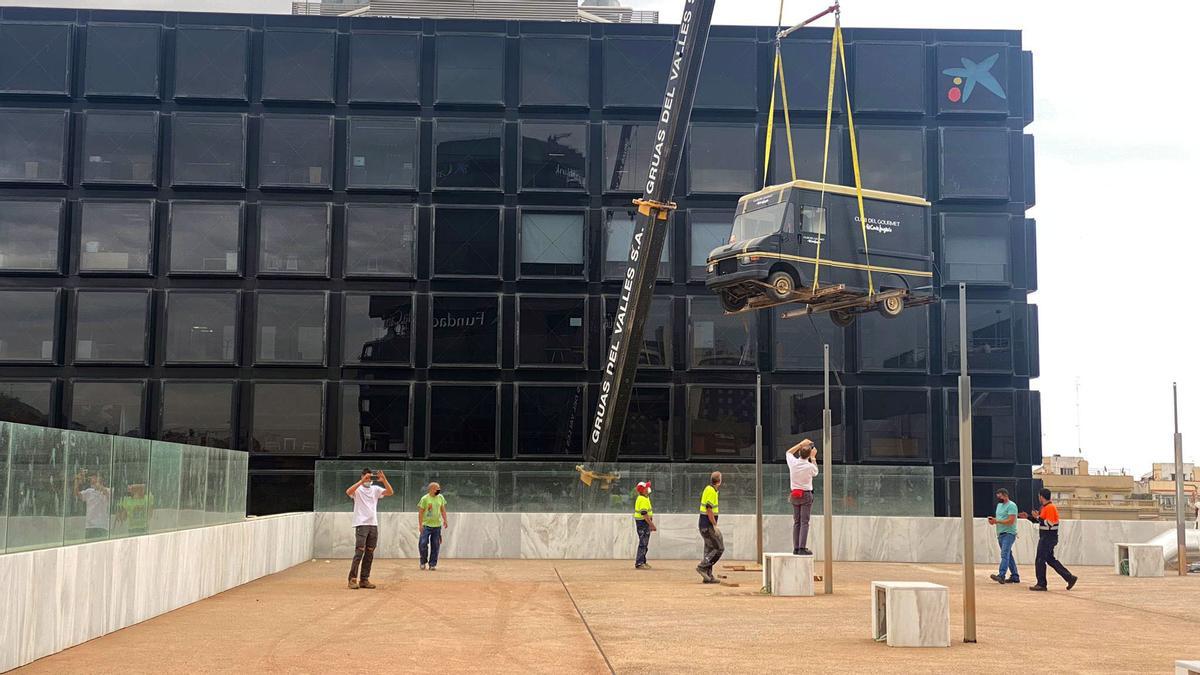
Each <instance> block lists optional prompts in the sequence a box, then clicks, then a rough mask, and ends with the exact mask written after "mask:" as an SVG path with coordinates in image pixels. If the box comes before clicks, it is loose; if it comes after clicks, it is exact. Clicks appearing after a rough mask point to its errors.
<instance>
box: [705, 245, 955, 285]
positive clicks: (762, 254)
mask: <svg viewBox="0 0 1200 675" xmlns="http://www.w3.org/2000/svg"><path fill="white" fill-rule="evenodd" d="M746 255H749V256H754V257H758V258H778V259H780V260H796V261H799V262H804V263H809V264H812V265H815V264H817V262H818V260H817V259H816V258H805V257H804V256H799V255H787V254H786V253H767V252H759V251H754V252H751V253H733V254H730V255H726V256H722V257H720V258H713V259H712V260H709V261H708V262H710V263H714V264H715V263H719V262H721V261H722V260H729V259H730V258H738V257H741V256H746ZM819 262H820V264H822V265H828V266H829V267H840V268H842V269H848V270H860V271H864V272H865V271H867V270H870V271H872V272H890V273H892V274H903V275H906V276H910V277H925V278H929V279H932V278H933V272H923V271H920V270H906V269H901V268H899V267H880V266H879V265H862V264H859V263H849V262H839V261H837V260H828V259H824V260H821V261H819Z"/></svg>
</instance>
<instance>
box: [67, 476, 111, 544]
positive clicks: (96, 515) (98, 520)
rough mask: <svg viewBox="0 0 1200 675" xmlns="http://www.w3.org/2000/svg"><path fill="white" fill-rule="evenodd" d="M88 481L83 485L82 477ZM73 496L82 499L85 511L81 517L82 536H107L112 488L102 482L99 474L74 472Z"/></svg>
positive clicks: (89, 539) (86, 537)
mask: <svg viewBox="0 0 1200 675" xmlns="http://www.w3.org/2000/svg"><path fill="white" fill-rule="evenodd" d="M85 478H86V479H87V480H88V482H89V485H88V487H86V488H83V489H80V488H81V487H82V486H83V481H84V479H85ZM75 496H76V497H78V498H79V499H80V500H82V501H83V504H84V507H85V511H84V517H83V538H84V539H86V540H88V541H91V540H93V539H106V538H107V537H108V512H109V507H110V506H111V505H112V490H111V489H109V487H108V486H107V485H105V484H104V479H103V478H101V476H100V474H98V473H93V474H91V475H88V474H86V473H85V472H84V471H80V472H79V473H77V474H75Z"/></svg>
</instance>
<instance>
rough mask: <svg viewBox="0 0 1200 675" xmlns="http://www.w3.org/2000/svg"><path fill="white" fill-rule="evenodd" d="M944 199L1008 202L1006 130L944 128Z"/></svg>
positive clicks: (942, 132)
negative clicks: (956, 198) (958, 198)
mask: <svg viewBox="0 0 1200 675" xmlns="http://www.w3.org/2000/svg"><path fill="white" fill-rule="evenodd" d="M938 131H939V133H940V134H941V141H942V142H941V146H942V148H941V152H942V156H941V170H940V171H939V172H938V176H939V178H940V179H941V187H940V189H939V190H938V195H939V196H941V197H942V198H943V199H947V198H954V197H961V198H964V199H1004V200H1007V199H1008V196H1009V195H1008V193H1009V143H1008V133H1009V132H1008V129H1004V128H995V129H989V128H983V129H980V128H971V127H963V128H957V127H953V128H942V129H939V130H938Z"/></svg>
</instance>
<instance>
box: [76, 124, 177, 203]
mask: <svg viewBox="0 0 1200 675" xmlns="http://www.w3.org/2000/svg"><path fill="white" fill-rule="evenodd" d="M103 117H129V118H149V119H151V120H153V123H152V124H153V130H152V132H151V134H152V137H153V144H154V147H153V149H152V150H151V153H150V167H149V176H148V177H147V178H146V179H145V180H138V179H137V178H129V179H120V178H111V177H110V178H104V177H95V176H91V177H89V176H88V173H89V172H88V168H89V167H91V165H92V164H93V162H92V161H91V159H92V157H93V156H96V157H100V156H99V155H92V154H91V150H92V149H93V147H92V145H91V143H92V142H93V141H94V140H96V139H94V138H93V137H92V135H91V134H92V133H93V128H94V124H93V122H94V121H97V120H99V119H100V118H103ZM81 126H82V127H83V141H82V143H81V144H80V156H79V163H78V166H79V174H80V180H81V182H82V183H83V184H84V185H139V186H147V187H157V186H158V174H159V157H160V155H161V152H160V149H159V148H160V138H161V134H162V120H161V117H160V115H159V113H158V111H157V110H88V111H85V112H84V113H83V121H82V123H81ZM101 160H103V158H102V157H101ZM129 163H130V164H132V163H133V162H129Z"/></svg>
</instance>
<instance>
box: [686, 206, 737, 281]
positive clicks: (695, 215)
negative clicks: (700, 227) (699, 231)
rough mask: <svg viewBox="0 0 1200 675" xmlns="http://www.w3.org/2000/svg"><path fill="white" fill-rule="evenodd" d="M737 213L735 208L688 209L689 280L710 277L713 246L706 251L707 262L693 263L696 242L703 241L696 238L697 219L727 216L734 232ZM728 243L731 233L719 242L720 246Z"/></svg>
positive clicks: (705, 259) (700, 279)
mask: <svg viewBox="0 0 1200 675" xmlns="http://www.w3.org/2000/svg"><path fill="white" fill-rule="evenodd" d="M735 215H737V214H736V212H735V210H734V209H688V211H687V251H688V274H687V280H688V281H689V282H695V281H704V280H705V279H706V278H708V254H709V253H711V252H712V250H713V249H712V248H710V249H708V251H705V252H704V261H705V262H703V263H701V264H699V265H696V264H693V256H694V254H695V253H696V244H698V243H703V242H697V241H696V238H695V229H696V225H697V221H698V220H702V219H716V218H721V219H726V218H728V221H729V231H730V233H732V232H733V219H734V216H735ZM704 222H709V223H711V220H704ZM728 243H729V235H728V234H726V235H725V236H724V237H723V238H722V239H721V240H720V243H719V244H718V246H724V245H726V244H728ZM713 248H716V247H715V246H714V247H713Z"/></svg>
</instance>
